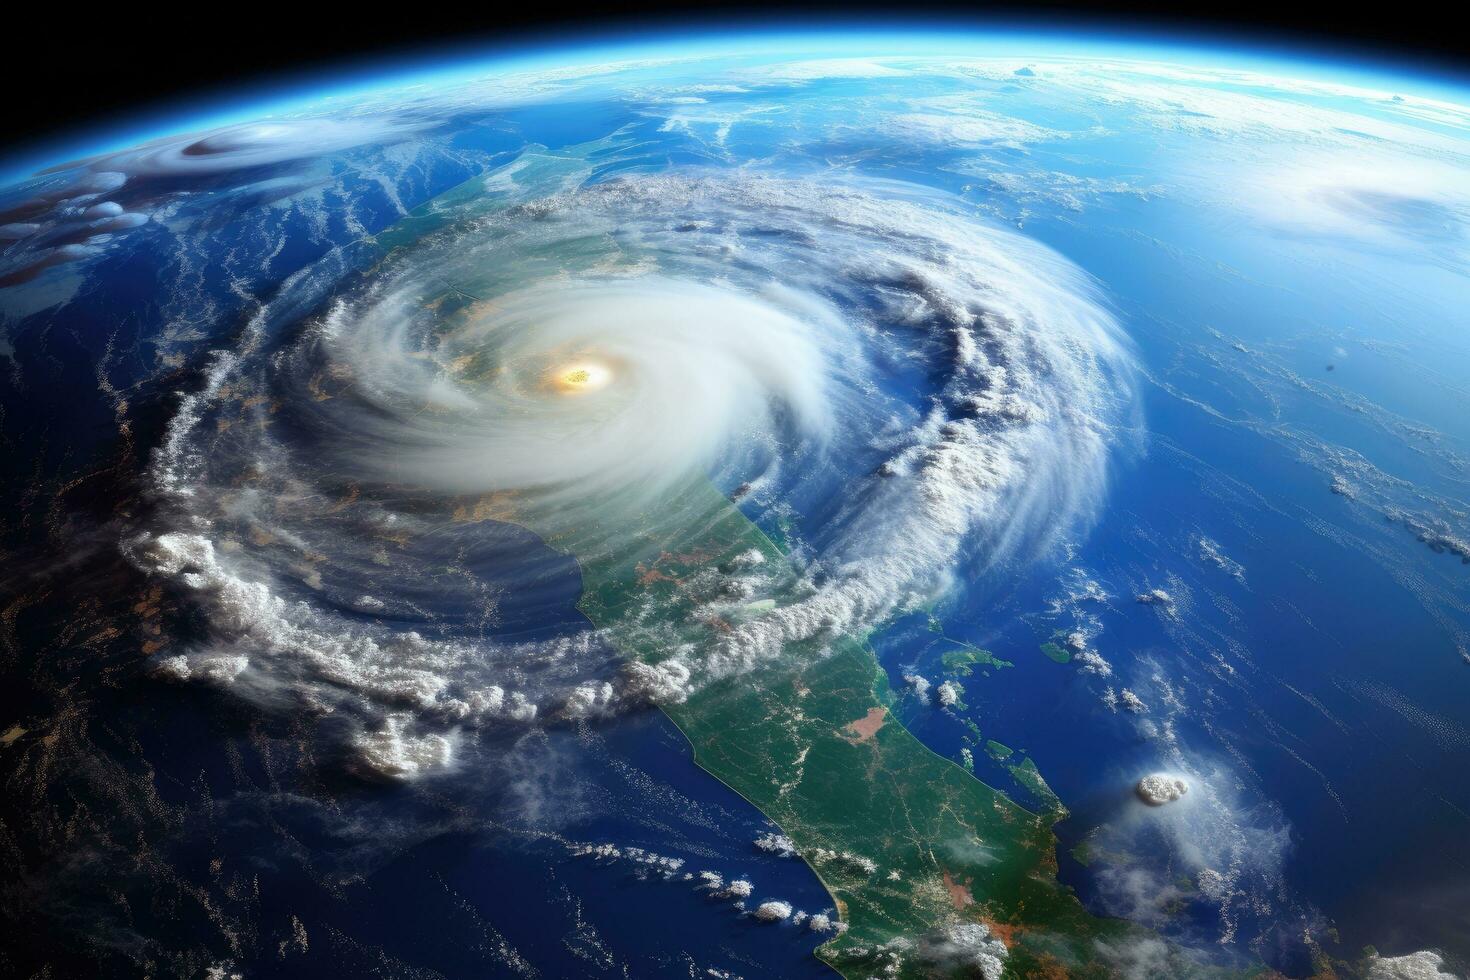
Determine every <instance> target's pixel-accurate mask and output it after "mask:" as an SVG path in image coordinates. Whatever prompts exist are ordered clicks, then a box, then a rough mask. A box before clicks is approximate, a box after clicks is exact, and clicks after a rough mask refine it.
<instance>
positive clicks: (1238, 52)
mask: <svg viewBox="0 0 1470 980" xmlns="http://www.w3.org/2000/svg"><path fill="white" fill-rule="evenodd" d="M848 23H849V24H850V25H851V26H849V27H847V28H845V29H843V30H836V31H834V30H832V29H830V27H822V26H818V25H814V24H804V23H802V22H800V21H796V20H788V21H785V22H783V24H782V25H781V26H772V27H769V28H766V29H761V28H760V27H759V26H758V25H756V24H753V23H750V22H745V21H740V22H733V23H731V24H729V25H728V26H729V27H730V28H733V30H728V29H719V28H718V27H717V26H716V25H715V24H713V23H707V24H703V25H701V26H700V27H698V28H690V27H682V28H673V27H670V26H668V25H666V24H660V25H653V26H643V27H630V28H624V29H622V30H619V31H616V32H612V33H609V32H607V31H599V32H597V36H596V38H595V39H594V38H593V36H592V35H591V33H590V32H589V33H587V34H583V35H582V36H581V37H577V36H576V35H573V37H572V39H570V40H569V39H568V36H567V33H566V32H559V33H557V34H555V35H551V34H545V35H539V34H538V35H529V34H528V35H523V36H521V37H518V38H515V39H511V40H499V41H479V42H470V43H465V44H455V45H451V44H445V45H436V46H431V47H425V48H421V49H418V50H415V51H412V52H409V53H404V54H399V55H395V56H388V57H379V58H365V59H357V60H353V61H348V62H343V63H340V64H336V65H328V66H325V67H319V68H313V69H309V70H303V71H299V72H294V73H291V74H289V75H286V76H282V77H281V78H280V79H279V80H276V81H265V82H262V81H255V82H253V83H249V84H245V85H241V86H240V87H238V89H231V90H225V89H223V88H222V89H220V90H218V91H216V92H212V93H209V94H205V95H201V96H199V97H197V98H184V99H175V100H172V101H169V102H165V103H162V104H160V105H157V106H154V107H150V108H148V109H144V110H140V111H138V112H136V113H132V114H128V115H123V116H120V117H117V118H115V119H112V120H110V121H104V122H102V123H100V124H98V125H96V126H93V127H89V128H85V129H83V128H78V129H76V130H74V131H73V132H71V133H68V134H65V135H62V136H58V137H55V138H52V139H49V140H45V141H41V142H38V143H35V144H31V145H29V146H24V147H23V148H22V149H21V150H20V151H19V152H17V153H14V154H12V155H11V157H10V158H9V159H8V160H6V161H4V162H3V163H0V184H5V185H8V184H11V183H14V182H16V181H19V180H23V179H25V178H26V177H28V176H31V175H32V174H36V173H39V172H42V171H44V170H45V169H47V168H50V167H56V166H59V165H63V164H65V163H68V162H70V161H73V160H77V159H83V158H86V157H91V156H96V155H99V154H103V153H108V152H112V151H116V150H120V149H125V148H127V147H130V146H136V145H138V144H140V143H144V142H147V141H149V140H153V139H158V138H161V137H165V136H170V135H175V134H178V133H182V132H193V131H201V132H202V131H206V130H210V129H214V128H217V127H221V126H229V125H236V124H240V123H246V122H251V121H255V120H260V119H265V118H269V117H273V116H281V115H289V114H294V113H301V112H305V111H309V110H312V109H320V108H325V107H327V106H328V105H329V104H330V103H332V102H334V101H341V102H347V101H351V100H355V99H360V98H363V97H366V96H368V95H373V94H379V93H387V92H391V91H394V90H400V89H408V88H426V89H433V88H440V87H446V86H452V85H456V84H462V83H466V82H471V81H480V80H485V79H489V78H494V77H495V76H497V75H509V74H514V73H522V72H534V71H538V70H546V69H550V68H574V67H581V66H588V65H596V64H602V63H606V62H617V61H628V60H636V59H641V58H657V59H677V60H689V59H696V58H717V57H718V58H733V57H749V56H752V55H755V54H761V55H776V54H780V55H782V56H786V55H796V56H812V55H835V54H855V53H861V54H862V55H863V56H867V57H873V56H879V55H895V56H916V55H938V54H945V55H955V54H961V55H972V56H987V55H1003V56H1007V57H1021V58H1025V57H1037V58H1042V57H1045V58H1053V59H1054V58H1066V57H1079V58H1081V57H1092V58H1095V57H1112V58H1121V59H1124V60H1129V61H1153V62H1179V63H1187V64H1189V65H1191V66H1195V67H1206V68H1211V67H1212V68H1232V69H1245V70H1255V71H1261V72H1266V73H1274V74H1278V75H1288V76H1291V77H1295V78H1301V79H1305V80H1315V81H1330V82H1335V83H1338V84H1348V85H1359V86H1362V87H1365V88H1372V87H1378V88H1389V89H1392V90H1395V91H1404V92H1412V93H1413V94H1417V95H1421V96H1424V97H1428V98H1443V99H1451V100H1463V99H1464V98H1466V81H1465V77H1464V75H1463V73H1460V72H1453V71H1446V70H1440V69H1437V68H1435V67H1429V66H1426V65H1424V64H1418V65H1413V66H1410V65H1408V64H1406V63H1405V62H1403V61H1402V60H1400V59H1397V58H1394V57H1392V56H1391V55H1387V54H1380V53H1369V52H1363V51H1359V50H1352V49H1347V48H1344V47H1341V46H1333V45H1328V44H1325V43H1323V44H1310V43H1288V42H1285V41H1282V40H1272V39H1270V38H1266V37H1260V36H1248V35H1245V34H1238V35H1230V34H1229V33H1228V32H1227V37H1228V41H1217V42H1216V43H1205V42H1203V41H1202V40H1201V39H1200V38H1199V37H1197V36H1194V35H1191V34H1189V33H1186V32H1184V31H1182V30H1173V31H1165V30H1149V29H1134V30H1130V31H1118V30H1107V29H1099V28H1083V29H1078V28H1075V27H1064V26H1062V25H1056V24H1053V25H1038V24H1036V23H1035V22H1029V23H994V24H992V25H990V26H977V25H976V24H975V23H974V22H971V21H965V22H955V23H953V24H945V23H940V22H935V21H933V20H922V21H921V20H914V21H896V22H887V21H874V20H865V19H863V18H853V19H850V20H849V21H848ZM1212 33H1213V34H1214V35H1216V37H1219V35H1220V33H1221V32H1220V31H1218V30H1213V29H1212Z"/></svg>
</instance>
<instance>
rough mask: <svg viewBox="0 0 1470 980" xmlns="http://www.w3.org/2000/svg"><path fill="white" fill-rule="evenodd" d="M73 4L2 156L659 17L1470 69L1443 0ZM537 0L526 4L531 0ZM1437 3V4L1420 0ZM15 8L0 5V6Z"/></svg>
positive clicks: (6, 124)
mask: <svg viewBox="0 0 1470 980" xmlns="http://www.w3.org/2000/svg"><path fill="white" fill-rule="evenodd" d="M110 6H111V7H112V9H103V10H97V11H88V12H86V13H82V12H80V10H79V9H78V8H74V7H71V6H70V5H61V4H58V5H54V6H53V8H52V10H53V12H52V13H49V14H48V13H46V11H45V10H43V9H41V8H39V7H34V6H33V7H31V8H30V10H29V13H30V15H31V16H33V17H34V18H35V20H34V23H33V24H32V26H31V28H30V29H29V30H28V31H26V33H25V35H24V36H23V37H12V43H11V44H9V45H7V49H8V50H7V51H6V56H5V57H6V62H7V65H8V69H9V70H8V71H7V72H6V74H7V77H8V80H9V81H10V83H11V84H10V86H9V88H10V92H9V97H8V98H7V100H6V109H5V113H4V115H3V117H0V119H3V122H0V156H3V155H5V153H6V150H7V149H19V148H22V147H25V146H27V145H28V144H31V145H33V144H36V143H45V142H50V141H52V140H54V139H58V138H61V137H64V136H65V135H66V134H67V133H69V132H72V131H75V130H79V129H87V128H91V127H93V126H97V125H103V124H106V123H108V122H109V121H117V120H119V119H125V118H126V117H127V116H129V115H134V114H138V113H143V112H147V111H148V110H150V109H157V108H160V107H166V106H167V105H168V104H169V103H178V102H186V101H197V100H208V99H209V98H210V97H211V96H216V95H222V94H226V93H228V92H230V91H231V90H232V89H236V88H239V87H241V86H246V85H250V84H259V83H271V82H273V81H274V82H281V81H284V80H287V79H289V78H290V76H292V75H300V74H311V73H316V72H323V71H329V70H330V69H331V68H332V67H334V66H336V65H341V64H352V63H357V62H371V61H372V60H374V59H375V58H388V57H392V56H394V55H399V54H404V53H410V54H428V53H431V52H432V51H433V50H434V49H435V48H439V47H445V46H453V47H454V48H456V49H460V50H463V49H465V48H471V47H473V46H474V45H476V44H480V43H483V44H489V45H501V46H505V45H510V46H514V45H516V44H517V43H525V44H528V45H531V44H543V43H555V42H556V41H557V40H558V39H565V38H568V37H573V36H574V37H578V38H580V37H584V36H591V37H594V38H595V37H596V36H597V35H599V34H607V35H616V36H618V37H620V38H623V39H628V38H630V37H633V38H636V36H637V35H638V34H639V33H642V32H648V33H653V32H656V31H660V30H669V29H675V28H678V27H680V26H681V25H690V24H697V23H699V22H700V21H713V22H716V23H719V22H729V21H736V22H743V23H745V24H747V25H748V26H753V25H756V24H759V23H761V22H774V23H780V22H781V21H782V20H787V19H790V18H796V19H798V20H799V21H801V22H802V23H804V24H805V25H807V26H820V25H821V24H822V23H824V22H831V23H833V24H834V26H835V25H840V24H841V23H843V22H844V21H845V20H848V19H850V18H852V17H854V16H856V17H862V18H868V19H872V18H882V17H911V18H916V19H935V18H940V19H948V20H952V21H955V22H969V23H971V24H975V25H980V26H983V25H985V24H986V23H999V24H1012V25H1014V24H1018V23H1019V24H1021V25H1027V24H1035V25H1036V26H1040V27H1044V26H1047V25H1055V24H1061V25H1068V24H1077V25H1081V26H1084V27H1092V28H1100V29H1103V30H1107V31H1123V32H1127V31H1135V30H1136V31H1143V32H1172V31H1179V32H1181V33H1182V34H1184V35H1186V36H1192V37H1195V38H1197V39H1199V40H1202V41H1205V42H1207V43H1224V44H1226V45H1228V44H1229V43H1231V41H1232V40H1234V39H1245V38H1249V39H1250V41H1251V43H1252V44H1258V43H1260V42H1261V41H1264V42H1266V43H1267V44H1268V45H1278V46H1280V47H1282V48H1284V49H1290V48H1292V47H1294V46H1300V45H1302V44H1304V43H1305V44H1312V45H1318V46H1324V45H1325V46H1328V47H1338V48H1342V49H1344V54H1346V55H1347V56H1348V57H1352V56H1353V55H1354V54H1355V53H1361V54H1364V55H1367V56H1370V57H1375V58H1379V59H1382V58H1388V59H1393V60H1402V61H1404V62H1406V63H1407V64H1409V65H1412V66H1415V67H1422V68H1424V69H1426V70H1429V71H1432V72H1435V73H1439V74H1451V75H1455V74H1458V75H1462V76H1465V77H1470V34H1467V32H1464V31H1463V30H1455V29H1453V27H1452V26H1451V25H1448V24H1446V23H1445V22H1444V21H1443V19H1442V16H1443V12H1444V11H1445V10H1446V9H1448V8H1447V5H1446V4H1444V3H1443V2H1442V0H1441V2H1439V3H1436V4H1433V5H1431V4H1430V3H1425V2H1420V0H1412V2H1406V3H1397V4H1393V5H1389V6H1386V5H1382V4H1373V5H1371V6H1370V5H1363V4H1354V3H1353V2H1352V0H1341V2H1339V3H1335V4H1327V3H1303V2H1291V0H1285V2H1280V3H1272V4H1265V3H1261V4H1259V5H1255V4H1253V3H1251V2H1245V3H1224V2H1219V0H1204V2H1199V3H1192V4H1182V3H1163V2H1158V0H1155V2H1144V0H1132V2H1130V0H1112V2H1104V0H1093V2H1090V3H1089V2H1083V0H1039V2H1033V3H1029V4H1024V5H1023V4H1017V3H986V2H970V3H942V2H932V0H931V2H916V3H903V4H899V3H890V4H884V5H879V4H873V3H863V2H851V0H849V2H846V3H841V4H837V3H786V4H768V5H763V6H753V5H750V4H721V3H715V4H708V3H706V4H685V5H680V6H673V5H669V4H657V3H622V4H617V3H603V4H599V5H597V6H592V5H590V4H588V5H585V6H582V5H578V4H576V3H572V4H570V5H569V4H566V3H563V2H560V0H558V2H555V3H550V2H546V0H542V2H541V3H540V4H539V5H538V4H534V3H533V4H532V5H530V6H520V5H518V6H517V7H515V8H512V9H509V10H507V9H498V5H496V4H494V3H493V0H492V2H491V3H484V4H482V5H480V6H478V7H476V8H472V9H471V10H468V11H456V10H453V9H451V8H450V7H438V8H437V9H436V8H433V7H431V8H418V7H409V8H400V9H394V8H393V7H391V6H390V7H388V8H387V9H386V10H384V9H383V8H381V7H379V5H377V4H362V5H361V7H355V6H354V5H342V4H332V5H321V6H320V7H319V8H315V9H313V8H311V7H309V6H308V5H307V4H305V3H301V4H297V5H295V6H278V7H274V8H272V7H271V6H269V5H266V4H253V5H250V6H248V7H243V8H242V7H238V6H234V5H230V6H220V7H211V6H210V5H206V4H194V5H191V6H189V7H187V8H182V9H180V10H177V11H169V10H168V9H166V8H163V7H149V8H141V7H136V6H133V5H110ZM538 8H539V9H538ZM1434 8H1438V11H1439V12H1440V16H1436V15H1435V14H1434V13H1433V12H1432V11H1433V9H1434ZM14 16H15V14H14V12H12V14H11V17H12V18H13V17H14Z"/></svg>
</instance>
